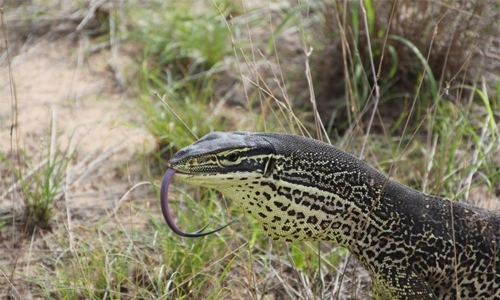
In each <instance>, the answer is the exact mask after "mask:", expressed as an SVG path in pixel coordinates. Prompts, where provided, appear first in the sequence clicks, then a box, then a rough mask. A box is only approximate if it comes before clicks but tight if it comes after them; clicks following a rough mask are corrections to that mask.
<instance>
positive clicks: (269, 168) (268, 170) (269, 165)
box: [263, 155, 276, 177]
mask: <svg viewBox="0 0 500 300" xmlns="http://www.w3.org/2000/svg"><path fill="white" fill-rule="evenodd" d="M275 166H276V164H275V159H274V157H273V156H272V155H271V156H270V157H269V159H268V160H267V162H266V164H265V165H264V172H263V175H264V177H269V176H271V174H273V171H274V168H275Z"/></svg>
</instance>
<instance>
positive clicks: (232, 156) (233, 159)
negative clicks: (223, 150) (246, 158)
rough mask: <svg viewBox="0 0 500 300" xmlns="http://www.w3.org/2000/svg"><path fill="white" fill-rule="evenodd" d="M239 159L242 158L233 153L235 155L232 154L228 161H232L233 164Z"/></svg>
mask: <svg viewBox="0 0 500 300" xmlns="http://www.w3.org/2000/svg"><path fill="white" fill-rule="evenodd" d="M239 157H240V156H239V155H238V154H237V153H235V152H233V153H230V154H229V155H228V156H227V160H229V161H232V162H235V161H237V160H238V158H239Z"/></svg>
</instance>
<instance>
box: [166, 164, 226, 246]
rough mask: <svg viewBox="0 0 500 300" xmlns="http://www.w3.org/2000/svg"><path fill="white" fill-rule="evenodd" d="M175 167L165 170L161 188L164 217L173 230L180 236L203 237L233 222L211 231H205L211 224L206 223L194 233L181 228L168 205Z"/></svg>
mask: <svg viewBox="0 0 500 300" xmlns="http://www.w3.org/2000/svg"><path fill="white" fill-rule="evenodd" d="M175 172H176V171H175V170H174V169H170V168H169V169H168V170H167V172H165V176H164V177H163V181H162V183H161V190H160V204H161V211H162V212H163V217H164V218H165V221H166V222H167V225H168V227H170V229H172V231H173V232H175V233H176V234H178V235H180V236H184V237H201V236H205V235H209V234H212V233H215V232H217V231H219V230H222V229H224V228H226V227H227V226H229V225H231V223H232V222H231V223H229V224H226V225H224V226H222V227H220V228H217V229H215V230H212V231H209V232H203V230H205V229H206V228H207V226H208V225H209V224H210V223H208V224H207V225H205V226H204V227H203V228H201V229H200V230H197V231H195V232H192V233H187V232H184V231H182V230H180V229H179V227H177V225H175V222H174V219H173V218H172V214H171V213H170V209H169V207H168V188H169V187H170V182H171V181H172V178H173V177H174V174H175Z"/></svg>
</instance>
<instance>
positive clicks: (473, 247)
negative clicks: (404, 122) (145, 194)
mask: <svg viewBox="0 0 500 300" xmlns="http://www.w3.org/2000/svg"><path fill="white" fill-rule="evenodd" d="M169 166H170V168H172V169H174V170H176V174H175V177H176V178H178V179H180V180H182V181H185V182H187V183H189V184H193V185H198V186H204V187H208V188H214V189H216V190H218V191H220V192H221V193H222V194H224V195H225V196H226V197H228V198H230V199H232V200H233V201H235V202H237V203H238V204H239V205H241V207H242V208H243V209H244V210H245V211H247V212H248V213H249V214H250V215H252V216H253V217H254V218H256V219H257V220H258V221H259V222H260V223H261V224H262V226H263V227H264V230H265V231H266V233H267V234H268V235H269V236H270V237H271V238H272V239H274V240H280V241H298V240H308V241H327V242H331V243H335V244H338V245H340V246H343V247H346V248H347V249H348V250H349V251H350V252H351V253H352V254H354V255H355V256H357V257H358V259H359V260H360V261H361V263H362V264H363V266H364V267H365V268H366V269H367V270H368V272H369V274H370V276H371V278H372V281H373V298H374V299H463V300H465V299H500V261H499V260H500V246H499V244H500V214H498V213H495V212H492V211H488V210H486V209H482V208H478V207H475V206H471V205H467V204H463V203H458V202H452V201H450V200H448V199H444V198H440V197H436V196H431V195H427V194H424V193H421V192H418V191H416V190H414V189H411V188H409V187H407V186H404V185H402V184H399V183H397V182H395V181H393V180H391V179H388V178H387V177H386V176H384V175H383V174H381V173H380V172H378V171H377V170H375V169H374V168H372V167H370V166H369V165H367V164H366V163H364V162H363V161H361V160H359V159H358V158H356V157H354V156H352V155H351V154H349V153H346V152H344V151H342V150H340V149H338V148H336V147H334V146H331V145H328V144H326V143H323V142H320V141H317V140H313V139H309V138H305V137H301V136H294V135H286V134H277V133H249V132H232V133H221V132H214V133H210V134H208V135H206V136H205V137H203V138H201V139H200V140H198V141H197V142H195V143H194V144H192V145H190V146H188V147H186V148H184V149H182V150H180V151H179V152H178V153H176V154H175V155H174V156H173V157H172V159H171V160H170V162H169Z"/></svg>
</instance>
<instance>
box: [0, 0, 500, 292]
mask: <svg viewBox="0 0 500 300" xmlns="http://www.w3.org/2000/svg"><path fill="white" fill-rule="evenodd" d="M473 2H474V1H473ZM381 3H382V2H377V1H370V0H364V1H353V2H349V3H348V6H346V7H344V6H343V5H344V4H345V2H343V1H334V2H332V3H330V2H318V3H315V4H310V6H308V4H302V5H296V4H291V5H290V4H287V5H282V6H278V7H274V6H272V7H271V5H267V4H265V3H263V4H262V6H261V7H256V8H253V9H250V8H249V7H250V5H249V3H247V2H246V1H244V3H243V7H242V6H241V5H239V4H238V5H237V6H234V5H233V4H232V2H231V1H215V4H216V5H214V2H203V5H201V2H198V1H185V2H182V3H180V2H168V1H166V2H165V1H150V2H149V3H148V5H145V6H141V7H139V6H134V5H133V4H130V6H127V5H125V7H118V8H116V7H115V8H113V9H115V10H113V11H112V15H116V16H122V17H123V18H124V19H120V20H119V22H122V23H129V25H130V26H129V27H128V28H127V29H126V31H125V32H121V34H123V35H124V36H127V37H128V39H129V41H128V42H129V43H131V44H133V45H139V46H138V47H139V48H140V49H139V50H138V51H137V53H136V56H135V61H134V63H135V65H134V66H133V68H135V69H136V70H137V73H138V75H137V78H136V79H137V82H138V83H137V86H136V87H135V91H136V93H137V101H136V103H134V105H135V106H136V109H137V111H136V113H138V114H141V116H142V117H143V120H144V121H143V122H144V124H143V126H145V127H146V128H147V130H148V131H149V132H150V133H151V135H152V136H154V138H155V139H156V143H157V145H158V146H157V151H156V152H154V153H142V152H141V150H138V151H139V154H138V156H139V160H140V164H141V167H142V170H141V172H142V174H143V178H145V180H146V181H149V182H150V183H151V192H150V193H149V194H146V195H140V196H137V197H135V198H134V197H132V196H130V197H131V199H133V200H130V199H128V198H127V199H122V200H128V201H120V205H119V207H118V209H117V210H116V211H115V212H111V211H107V212H103V214H102V216H99V218H98V219H97V220H93V221H92V222H90V221H88V222H85V225H79V226H78V227H76V228H73V229H72V230H68V229H67V228H65V226H66V225H65V224H64V221H63V218H61V217H60V216H57V215H55V214H54V213H53V212H52V211H51V208H52V207H53V205H54V199H56V196H57V195H58V192H59V191H60V188H61V186H60V185H58V184H60V183H61V182H63V179H64V176H65V172H66V167H67V165H68V162H69V160H70V159H71V154H72V153H71V151H69V150H63V151H55V152H51V151H52V150H50V149H53V148H52V147H47V151H45V152H44V153H43V154H42V158H41V159H38V160H37V159H35V157H33V156H32V154H30V153H28V152H27V151H26V152H24V153H25V155H24V156H23V159H24V161H25V162H26V163H25V165H23V166H22V167H23V172H25V171H26V170H30V169H36V168H35V165H36V162H39V161H43V160H44V159H45V160H46V161H47V163H45V164H41V167H40V168H39V169H36V172H35V173H34V176H32V177H31V178H26V177H24V176H23V172H21V171H20V169H19V166H18V165H16V164H15V163H12V162H9V160H8V159H7V157H6V156H2V157H1V158H2V165H1V166H0V167H2V173H4V170H5V172H6V173H9V174H14V176H16V177H15V179H16V180H20V181H21V187H22V188H21V189H20V191H21V195H22V199H24V201H26V203H27V204H28V205H27V210H26V212H27V213H28V214H29V215H31V216H33V218H35V220H36V223H37V224H41V223H43V222H49V221H50V222H51V224H54V226H53V233H52V235H50V236H48V235H45V237H46V238H47V239H49V240H50V244H51V246H50V249H58V250H57V251H55V252H54V253H50V254H39V255H40V257H41V258H40V259H39V260H33V262H32V263H31V264H30V268H29V269H30V270H32V271H31V272H30V273H29V274H28V272H25V273H24V272H22V270H25V269H24V268H23V267H25V266H22V265H15V266H14V267H12V268H11V269H9V270H8V271H9V272H12V274H14V275H13V277H14V278H18V279H20V281H21V282H29V283H30V284H33V293H34V295H36V296H40V297H42V298H47V299H81V298H84V299H133V298H148V299H150V298H154V299H158V298H160V299H201V298H203V299H235V298H239V297H240V296H239V295H241V298H244V299H262V298H263V297H264V296H266V295H274V296H275V297H276V299H279V298H287V299H288V298H289V299H330V298H331V297H333V295H335V293H336V292H337V290H338V289H339V286H338V285H337V282H336V280H335V279H336V278H337V276H338V275H339V274H342V272H343V270H344V269H343V267H342V266H341V263H342V262H343V260H344V258H345V256H346V251H345V250H344V249H339V248H337V247H335V246H332V245H329V244H318V243H298V242H297V243H289V244H286V243H278V242H273V241H270V240H268V239H267V238H266V237H265V235H264V233H263V232H262V229H261V227H260V225H259V224H258V223H257V222H256V221H254V220H253V219H251V218H250V217H249V216H247V215H246V214H245V213H244V212H242V211H241V210H240V209H239V208H238V207H235V206H234V205H233V203H232V201H231V200H230V199H224V198H223V197H222V196H221V195H220V194H219V193H217V192H215V191H211V190H206V189H199V188H192V187H189V186H187V185H182V184H179V183H176V182H174V184H175V185H174V186H175V188H176V189H175V190H174V191H173V192H172V195H171V203H172V206H173V211H174V214H175V218H176V222H177V224H179V226H180V227H181V228H183V229H184V230H186V231H194V230H196V229H198V228H201V227H202V226H204V225H205V224H206V223H207V222H209V221H210V220H212V222H211V225H210V228H216V227H218V226H220V225H223V224H226V223H228V222H230V221H233V220H236V222H235V223H233V224H232V225H231V226H230V227H228V228H227V229H225V230H223V231H221V232H220V233H217V234H215V235H210V236H208V237H204V238H200V239H186V238H181V237H178V236H176V235H175V234H173V233H172V232H171V231H170V230H169V229H168V228H167V226H166V225H165V223H164V220H163V219H162V217H161V213H160V210H159V205H158V198H159V195H158V194H159V193H158V185H159V182H160V179H161V176H162V175H163V172H164V171H165V168H166V167H165V162H166V160H167V159H168V157H170V156H171V155H172V154H173V153H175V151H177V150H178V149H180V148H182V147H184V146H186V145H189V144H191V143H192V142H194V141H195V140H196V138H197V137H201V136H203V135H204V134H206V133H208V132H211V131H215V130H221V131H230V130H265V131H279V132H292V133H296V134H304V135H310V136H313V137H319V136H322V137H323V139H325V140H326V139H327V138H326V137H325V135H322V133H323V129H322V128H320V126H321V125H320V122H319V120H321V122H322V123H323V124H324V125H325V128H324V131H326V132H327V133H328V135H329V138H330V139H331V141H332V143H333V144H335V145H337V146H339V147H341V148H343V149H345V150H347V151H349V152H351V153H353V154H355V155H358V156H360V157H363V158H364V160H366V161H367V162H369V163H370V164H372V165H373V166H375V167H377V168H378V169H380V170H381V171H382V172H385V173H386V174H390V176H391V177H392V178H395V179H397V180H398V181H401V182H403V183H405V184H408V185H410V186H412V187H414V188H416V189H419V190H422V191H426V192H429V193H434V194H439V195H444V196H447V197H449V198H453V199H455V200H457V201H472V202H476V199H477V198H484V199H486V198H488V199H493V200H491V201H490V202H488V201H486V202H481V203H478V204H480V205H483V206H489V205H491V206H494V204H495V203H494V199H495V196H494V195H495V192H496V191H497V190H498V189H499V185H500V169H499V167H498V153H499V151H500V146H499V145H500V139H499V131H500V129H499V125H498V121H499V119H500V116H499V115H498V113H497V112H498V110H499V109H500V83H499V82H495V81H491V80H490V79H489V78H485V77H484V76H483V78H480V77H478V76H476V73H474V72H477V69H474V68H475V67H473V66H472V62H474V58H471V57H470V56H468V53H469V50H470V48H469V47H470V46H471V45H473V44H474V43H475V42H478V41H479V40H480V39H477V40H475V39H473V38H472V37H471V36H472V34H471V31H472V32H475V33H476V34H477V35H478V36H479V37H484V38H486V37H487V36H488V32H489V30H491V27H490V28H489V29H488V26H487V25H485V22H482V21H481V22H479V21H476V20H477V19H476V18H474V17H473V16H470V15H469V14H466V13H465V12H464V11H463V8H456V11H459V12H461V13H459V14H456V18H452V17H451V16H450V15H451V13H449V12H448V13H446V14H444V13H442V12H439V13H436V14H435V15H432V16H429V17H428V18H427V19H425V18H424V19H425V20H424V21H425V22H424V21H422V22H406V21H407V20H406V19H404V18H399V17H401V14H402V12H401V11H400V10H398V9H400V8H397V9H396V10H395V12H394V16H393V18H392V19H390V13H391V9H392V7H390V6H389V7H382V5H381ZM384 3H386V2H384ZM439 3H442V4H443V7H445V6H446V5H448V1H441V2H439ZM439 3H437V4H436V3H435V4H434V5H438V4H439ZM401 5H403V6H404V5H409V6H411V5H412V4H411V3H410V2H404V3H402V4H401ZM449 5H451V4H449ZM474 5H476V6H477V8H478V9H480V8H481V9H483V10H481V11H483V12H484V11H485V10H484V8H482V2H480V1H476V2H474ZM415 7H416V8H418V9H421V11H425V10H424V8H422V7H421V6H420V4H415ZM487 8H489V11H488V13H494V12H495V10H496V9H498V8H497V6H496V5H494V4H491V7H487ZM401 10H403V8H401ZM417 11H418V10H417ZM496 13H497V15H498V14H499V13H500V12H499V11H498V10H497V11H496ZM483 17H484V18H488V16H487V14H486V13H484V15H483ZM440 18H442V19H440ZM389 20H392V21H389ZM438 20H441V22H443V23H441V24H440V25H439V28H445V29H446V30H445V32H447V33H450V32H452V35H453V36H460V33H461V32H463V33H464V35H465V38H464V41H465V42H466V44H460V43H459V42H458V41H457V39H449V40H448V39H446V38H445V37H443V36H442V35H441V32H440V33H439V34H438V35H435V36H433V35H432V32H433V30H434V27H433V26H436V25H437V21H438ZM464 20H469V21H470V26H471V27H470V28H464V27H463V26H464V25H463V24H464V23H465V21H464ZM489 20H493V21H494V16H493V17H492V16H489ZM389 23H390V25H391V26H387V25H388V24H389ZM407 23H412V24H407ZM494 24H495V23H493V25H491V26H494ZM412 26H413V27H412ZM124 27H125V26H124ZM414 27H417V28H414ZM387 28H390V31H388V30H387ZM443 30H444V29H443ZM453 30H455V31H453ZM414 32H422V33H425V34H422V36H421V37H420V38H419V37H418V36H416V35H415V34H412V33H414ZM450 34H451V33H450ZM490 34H491V33H490ZM104 37H109V36H108V35H104ZM101 38H103V37H101ZM304 46H305V47H304ZM458 46H461V47H462V48H460V49H458V48H459V47H458ZM309 47H312V48H313V49H314V50H313V52H312V53H311V55H310V56H309V58H307V57H306V55H305V54H304V52H306V51H309V49H310V48H309ZM477 47H478V48H480V47H482V44H481V43H479V42H478V45H477ZM304 48H305V49H304ZM450 48H453V51H454V52H453V53H451V52H450ZM459 50H462V52H463V53H461V54H460V53H458V54H457V53H456V51H459ZM440 59H441V61H440ZM443 59H448V61H447V64H445V63H443ZM306 62H307V63H308V64H309V66H310V74H309V75H310V76H311V81H308V80H307V76H306V75H304V74H305V73H306V71H307V69H306V67H305V65H306ZM439 62H441V64H440V63H439ZM443 65H444V66H443ZM478 78H479V79H478ZM16 80H22V79H20V78H17V79H16ZM448 81H450V83H449V84H448V83H447V82H448ZM375 83H377V85H378V89H377V88H375ZM310 91H313V92H314V93H315V95H317V97H316V98H314V97H311V95H310ZM157 95H158V96H157ZM159 98H161V99H162V100H163V101H165V103H166V104H167V105H168V108H167V107H166V105H165V104H164V103H163V102H162V101H160V99H159ZM311 99H312V100H311ZM315 107H317V109H316V110H315V109H314V108H315ZM141 125H142V124H141ZM36 158H38V157H36ZM3 176H4V175H3V174H2V178H4V177H3ZM124 180H125V179H124ZM475 188H482V190H481V191H482V192H480V193H478V192H477V191H476V190H475ZM125 192H126V191H124V192H123V193H124V194H125ZM131 194H132V193H131ZM124 198H125V197H124ZM145 203H148V204H147V205H146V204H145ZM39 204H43V205H39ZM137 219H139V220H137ZM9 226H10V225H9V224H6V223H5V224H4V225H3V228H2V229H3V230H5V229H7V230H10V228H8V227H9ZM32 238H33V239H36V238H38V237H36V238H35V237H32ZM22 249H27V247H26V246H25V247H24V248H22ZM318 249H319V250H318ZM23 251H28V250H23ZM23 253H24V252H23ZM35 255H36V254H35ZM16 268H19V270H17V269H16ZM9 272H5V271H4V273H6V274H8V273H9ZM4 277H5V278H9V277H8V276H5V275H4ZM351 279H352V280H356V277H355V276H351V275H350V274H347V275H346V276H345V278H344V280H343V282H344V284H348V283H349V281H350V280H351ZM15 282H17V281H15ZM346 290H347V291H346ZM343 293H344V294H343V295H344V296H346V294H345V293H348V294H350V295H352V296H353V297H365V298H366V294H364V293H365V291H358V290H357V287H356V286H355V287H354V288H352V289H349V288H344V290H343ZM341 298H342V297H341Z"/></svg>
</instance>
